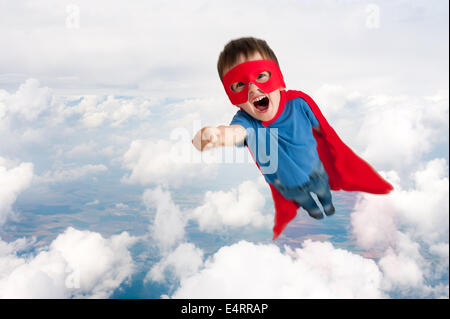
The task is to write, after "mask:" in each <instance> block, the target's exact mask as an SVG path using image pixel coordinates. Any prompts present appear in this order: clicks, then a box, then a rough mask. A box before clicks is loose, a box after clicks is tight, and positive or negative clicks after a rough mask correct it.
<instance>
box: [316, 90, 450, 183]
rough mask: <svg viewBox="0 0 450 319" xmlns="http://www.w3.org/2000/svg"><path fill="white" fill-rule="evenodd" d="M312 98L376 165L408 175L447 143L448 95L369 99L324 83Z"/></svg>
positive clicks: (340, 130) (363, 95) (355, 148)
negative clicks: (418, 164) (429, 155)
mask: <svg viewBox="0 0 450 319" xmlns="http://www.w3.org/2000/svg"><path fill="white" fill-rule="evenodd" d="M312 97H313V98H314V99H315V100H316V102H317V103H318V105H319V107H320V108H321V110H322V111H323V113H324V114H325V115H326V117H327V119H328V120H329V121H330V123H331V124H332V126H333V127H334V128H335V129H336V131H337V133H338V134H339V135H340V136H341V137H342V138H343V140H344V141H345V142H346V143H347V144H348V145H349V146H350V147H351V148H353V149H354V150H355V151H357V153H358V154H359V155H361V157H362V158H364V159H365V160H367V161H368V162H369V163H371V164H372V165H373V166H374V167H378V168H382V169H386V170H392V169H396V170H397V171H398V172H399V173H401V175H402V176H403V175H404V173H406V172H409V171H410V170H411V169H417V163H419V162H420V160H421V159H422V157H423V156H424V155H425V154H427V153H428V152H430V151H431V150H433V147H435V146H436V145H439V143H446V141H447V138H446V136H448V91H444V90H441V91H439V92H438V93H437V94H435V95H433V96H417V95H410V96H404V95H391V96H388V95H381V94H376V95H366V94H362V93H361V92H358V91H353V90H350V89H345V88H343V87H342V86H339V85H330V84H324V85H322V86H321V87H320V88H319V89H318V90H317V91H316V92H315V93H314V94H312ZM446 131H447V132H446Z"/></svg>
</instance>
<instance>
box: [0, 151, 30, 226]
mask: <svg viewBox="0 0 450 319" xmlns="http://www.w3.org/2000/svg"><path fill="white" fill-rule="evenodd" d="M11 164H12V162H10V161H7V160H6V159H4V158H2V157H0V226H1V225H3V224H4V223H5V222H6V221H7V220H8V219H9V218H11V217H13V215H14V212H13V210H12V204H13V203H14V202H15V201H16V199H17V196H18V195H19V194H20V193H21V192H22V191H23V190H24V189H26V188H28V187H29V186H30V184H31V180H32V178H33V164H32V163H20V164H19V165H17V166H11Z"/></svg>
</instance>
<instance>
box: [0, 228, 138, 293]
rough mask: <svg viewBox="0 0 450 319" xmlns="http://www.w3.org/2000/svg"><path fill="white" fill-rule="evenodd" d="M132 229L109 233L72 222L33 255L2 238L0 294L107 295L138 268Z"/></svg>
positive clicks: (0, 243) (19, 243) (21, 242)
mask: <svg viewBox="0 0 450 319" xmlns="http://www.w3.org/2000/svg"><path fill="white" fill-rule="evenodd" d="M135 241H136V239H135V238H134V237H132V236H130V235H129V234H128V233H126V232H123V233H121V234H119V235H114V236H111V237H110V238H108V239H105V238H103V237H102V236H101V235H100V234H98V233H95V232H90V231H80V230H76V229H74V228H72V227H69V228H67V229H66V231H65V232H64V233H62V234H60V235H58V237H57V238H56V239H55V240H54V241H53V242H52V243H51V244H50V246H49V247H48V248H46V249H41V250H40V251H39V252H38V253H37V254H36V255H35V256H33V255H31V254H28V255H22V256H20V257H19V256H18V253H19V251H20V250H21V249H23V248H24V247H25V246H26V244H24V243H23V239H19V240H16V241H15V242H13V243H4V242H3V241H0V298H68V297H75V298H86V297H87V298H107V297H108V296H110V295H111V294H112V293H113V292H114V290H115V289H116V288H118V287H119V286H120V284H121V283H122V282H124V281H126V280H127V279H129V278H130V276H131V274H132V273H133V270H134V264H133V260H132V258H131V255H130V252H129V251H128V248H129V247H130V246H131V245H132V244H133V243H135Z"/></svg>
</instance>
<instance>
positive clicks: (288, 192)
mask: <svg viewBox="0 0 450 319" xmlns="http://www.w3.org/2000/svg"><path fill="white" fill-rule="evenodd" d="M274 186H275V187H276V188H277V189H278V191H279V192H280V193H281V194H282V195H283V196H284V197H285V198H287V199H290V200H293V201H295V202H296V203H297V204H299V205H300V206H301V207H303V208H304V209H305V210H306V211H307V212H308V214H309V215H310V216H311V217H313V218H316V219H321V218H323V214H322V212H321V211H320V208H319V206H318V205H317V203H316V201H315V200H314V199H313V198H312V196H311V193H314V194H316V195H317V198H318V199H319V202H320V204H321V205H322V207H323V210H324V212H325V214H326V215H327V216H330V215H332V214H333V213H334V206H333V202H332V198H331V190H330V186H329V185H328V174H327V172H326V171H325V169H324V167H323V165H322V162H320V161H319V163H318V165H317V166H316V167H315V168H314V169H313V171H312V172H311V174H310V175H309V181H308V182H306V183H305V184H303V185H300V186H294V187H285V186H282V185H274Z"/></svg>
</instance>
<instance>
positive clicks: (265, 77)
mask: <svg viewBox="0 0 450 319" xmlns="http://www.w3.org/2000/svg"><path fill="white" fill-rule="evenodd" d="M269 79H270V72H269V71H264V72H262V73H260V74H259V75H258V76H257V77H256V81H257V82H259V83H264V82H267V81H268V80H269Z"/></svg>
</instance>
